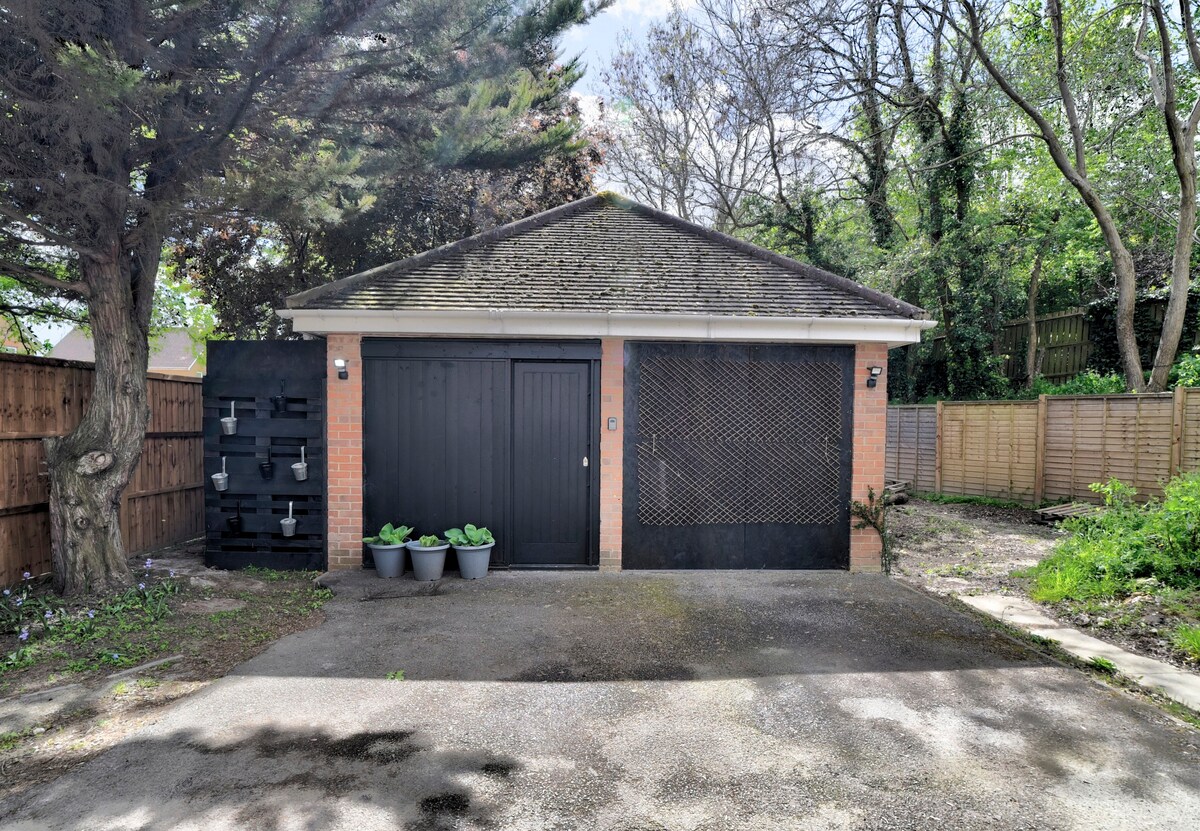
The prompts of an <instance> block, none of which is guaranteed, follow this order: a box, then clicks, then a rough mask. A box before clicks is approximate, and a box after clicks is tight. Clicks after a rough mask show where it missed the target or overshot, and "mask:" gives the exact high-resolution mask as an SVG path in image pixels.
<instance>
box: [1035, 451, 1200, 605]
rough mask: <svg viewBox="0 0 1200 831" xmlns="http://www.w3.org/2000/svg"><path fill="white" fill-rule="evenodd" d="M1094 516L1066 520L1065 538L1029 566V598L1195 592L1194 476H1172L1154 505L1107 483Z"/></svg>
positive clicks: (1198, 558)
mask: <svg viewBox="0 0 1200 831" xmlns="http://www.w3.org/2000/svg"><path fill="white" fill-rule="evenodd" d="M1092 490H1094V491H1096V492H1098V493H1102V494H1104V498H1105V505H1106V506H1107V508H1108V509H1107V510H1106V511H1105V512H1104V513H1103V514H1100V515H1099V516H1091V517H1079V518H1075V519H1069V520H1066V521H1065V522H1064V523H1063V527H1064V528H1066V529H1067V530H1068V531H1070V532H1071V535H1070V536H1069V537H1067V538H1066V539H1065V540H1063V541H1061V542H1060V543H1058V545H1056V546H1055V548H1054V551H1053V552H1052V553H1051V555H1050V556H1049V557H1047V558H1046V559H1045V560H1042V561H1041V562H1040V563H1038V564H1037V565H1036V566H1034V567H1033V568H1032V569H1029V570H1028V571H1025V572H1022V573H1020V575H1019V576H1029V577H1032V578H1033V580H1034V585H1033V588H1032V589H1031V591H1030V596H1031V597H1032V598H1033V599H1034V600H1037V601H1040V602H1043V603H1058V602H1061V601H1064V600H1074V601H1085V600H1088V599H1089V598H1112V597H1123V596H1127V595H1131V594H1134V593H1138V592H1142V593H1153V592H1156V591H1158V590H1159V589H1162V588H1169V589H1174V590H1179V591H1184V592H1192V591H1195V590H1197V589H1200V475H1197V474H1189V475H1187V476H1180V477H1178V478H1176V479H1173V480H1172V481H1171V482H1170V483H1169V484H1168V485H1167V487H1166V489H1165V493H1164V496H1163V500H1162V502H1157V501H1152V502H1149V503H1147V504H1146V505H1144V506H1139V505H1137V504H1135V503H1134V501H1133V497H1134V495H1135V491H1134V490H1133V489H1132V488H1130V487H1128V486H1126V485H1123V484H1121V483H1120V482H1118V481H1116V480H1112V481H1110V482H1108V483H1107V484H1103V485H1093V486H1092Z"/></svg>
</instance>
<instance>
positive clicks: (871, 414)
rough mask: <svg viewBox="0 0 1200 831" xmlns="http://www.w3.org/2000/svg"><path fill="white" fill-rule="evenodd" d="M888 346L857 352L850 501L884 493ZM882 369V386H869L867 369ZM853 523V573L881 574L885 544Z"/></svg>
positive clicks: (867, 347)
mask: <svg viewBox="0 0 1200 831" xmlns="http://www.w3.org/2000/svg"><path fill="white" fill-rule="evenodd" d="M887 352H888V350H887V344H885V343H859V344H856V345H855V349H854V378H853V383H854V447H853V454H854V463H853V467H852V471H851V480H850V498H851V499H857V500H861V501H866V499H867V491H868V489H870V488H874V490H875V493H876V494H877V495H882V493H883V470H884V455H885V452H886V450H885V433H886V429H887ZM872 366H880V367H883V374H882V375H880V376H879V383H878V384H877V386H876V387H875V388H874V389H871V388H868V387H867V376H868V374H869V373H868V367H872ZM855 523H856V520H855V519H853V518H851V520H850V570H851V571H879V570H880V569H881V566H882V563H881V555H882V554H883V545H882V542H881V540H880V539H879V534H878V533H877V532H876V531H875V530H873V529H871V528H863V529H861V530H859V529H856V528H855V527H854V525H855Z"/></svg>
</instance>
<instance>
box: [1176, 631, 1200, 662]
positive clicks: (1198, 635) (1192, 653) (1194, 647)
mask: <svg viewBox="0 0 1200 831" xmlns="http://www.w3.org/2000/svg"><path fill="white" fill-rule="evenodd" d="M1171 642H1172V643H1174V644H1175V648H1176V649H1178V650H1179V651H1180V652H1185V653H1187V655H1188V656H1189V657H1190V658H1192V659H1193V660H1197V661H1200V626H1189V625H1187V624H1184V625H1183V626H1179V627H1176V629H1175V631H1174V632H1172V633H1171Z"/></svg>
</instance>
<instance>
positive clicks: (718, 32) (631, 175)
mask: <svg viewBox="0 0 1200 831" xmlns="http://www.w3.org/2000/svg"><path fill="white" fill-rule="evenodd" d="M798 54H799V49H798V47H797V46H796V45H795V44H792V43H789V42H788V41H787V40H786V38H785V37H783V35H782V32H781V30H780V29H779V27H778V26H777V21H776V20H774V19H773V18H769V17H766V16H764V15H762V14H760V13H759V12H758V10H757V9H756V8H755V7H753V6H751V5H745V6H744V5H742V4H740V3H737V2H733V0H705V3H704V5H702V7H701V8H700V10H699V11H698V12H696V13H695V14H694V15H693V14H692V13H689V12H687V11H684V10H683V9H682V8H680V7H679V6H678V5H675V6H673V8H672V11H671V13H670V14H669V15H668V16H667V18H666V19H665V20H664V21H663V22H662V23H659V24H656V25H654V26H652V27H650V31H649V32H648V33H647V35H646V38H645V40H644V41H642V42H631V41H627V42H626V43H625V44H624V45H623V46H622V48H621V49H620V50H619V51H618V52H617V54H616V55H615V56H614V58H613V61H612V64H611V65H610V66H609V67H608V68H607V69H606V70H604V71H603V72H602V73H601V79H602V81H603V82H604V85H605V87H606V89H607V95H606V99H607V100H606V105H605V110H604V125H605V128H606V129H607V131H608V133H609V135H610V136H611V141H610V143H609V145H608V147H607V149H606V154H605V166H606V171H607V172H608V174H609V175H610V176H612V177H613V178H615V179H617V180H618V181H619V182H620V184H621V187H622V188H623V189H624V190H625V191H626V192H627V193H629V195H630V196H632V197H633V198H635V199H639V200H641V201H644V202H647V203H649V204H652V205H654V206H655V207H658V208H660V209H662V210H665V211H669V212H671V213H674V214H676V215H677V216H680V217H683V218H684V219H688V220H691V221H695V222H701V223H705V224H708V225H711V226H712V227H715V228H717V229H718V230H721V231H725V232H730V231H733V230H735V229H736V228H738V227H739V225H740V224H741V222H742V219H743V217H744V210H743V205H744V204H745V202H746V200H747V199H748V198H751V197H754V196H757V195H759V194H762V193H764V192H772V191H778V192H782V190H783V188H784V186H785V184H786V183H787V182H788V181H790V180H791V179H793V178H795V177H796V175H797V174H798V172H799V171H800V170H801V169H802V168H803V166H804V163H805V161H806V158H807V157H806V156H805V154H804V153H803V150H802V148H803V144H804V142H805V139H806V137H809V136H810V135H811V133H812V131H813V125H812V124H811V123H808V122H807V121H805V119H804V112H805V110H806V107H804V106H803V105H802V103H801V102H802V99H803V98H804V96H805V91H806V87H805V86H804V85H803V84H802V83H800V79H801V77H802V75H801V73H800V71H799V70H798V69H797V66H796V57H797V55H798Z"/></svg>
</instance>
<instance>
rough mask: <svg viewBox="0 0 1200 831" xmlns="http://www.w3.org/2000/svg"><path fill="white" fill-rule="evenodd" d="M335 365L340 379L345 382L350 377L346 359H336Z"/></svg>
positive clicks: (334, 360)
mask: <svg viewBox="0 0 1200 831" xmlns="http://www.w3.org/2000/svg"><path fill="white" fill-rule="evenodd" d="M333 365H334V367H335V368H336V369H337V371H338V378H341V379H342V380H343V381H345V380H346V379H347V378H349V377H350V371H349V370H347V369H346V359H345V358H334V359H333Z"/></svg>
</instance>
